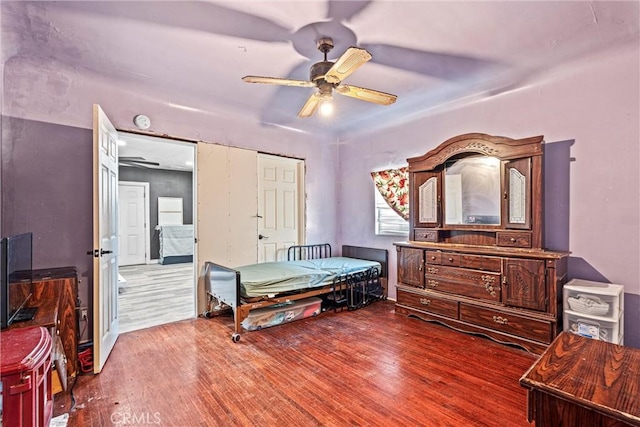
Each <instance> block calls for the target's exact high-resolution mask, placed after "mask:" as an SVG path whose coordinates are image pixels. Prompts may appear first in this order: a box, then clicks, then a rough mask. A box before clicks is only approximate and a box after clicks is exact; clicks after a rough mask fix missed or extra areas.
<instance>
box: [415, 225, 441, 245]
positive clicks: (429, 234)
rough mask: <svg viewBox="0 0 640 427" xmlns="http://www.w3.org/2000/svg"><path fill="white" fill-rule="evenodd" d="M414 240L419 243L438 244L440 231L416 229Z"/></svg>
mask: <svg viewBox="0 0 640 427" xmlns="http://www.w3.org/2000/svg"><path fill="white" fill-rule="evenodd" d="M413 240H416V241H418V242H437V241H438V231H437V230H430V229H428V228H416V229H415V230H413Z"/></svg>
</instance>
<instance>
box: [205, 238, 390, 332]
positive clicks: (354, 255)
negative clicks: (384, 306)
mask: <svg viewBox="0 0 640 427" xmlns="http://www.w3.org/2000/svg"><path fill="white" fill-rule="evenodd" d="M387 264H388V256H387V251H386V249H375V248H364V247H359V246H349V245H344V246H342V255H341V256H339V257H334V256H332V254H331V245H329V244H327V243H323V244H317V245H297V246H291V247H290V248H289V249H288V251H287V261H281V262H270V263H261V264H251V265H247V266H241V267H236V268H229V267H225V266H223V265H220V264H216V263H214V262H206V263H205V265H204V275H205V290H206V292H207V295H208V297H209V299H210V306H212V305H213V304H214V303H216V304H218V305H217V307H229V308H230V309H231V310H232V311H233V317H234V332H233V334H232V336H231V338H232V340H233V341H234V342H238V341H239V340H240V331H241V327H242V322H243V320H245V319H246V318H247V317H248V316H249V313H250V312H251V310H256V309H262V308H266V307H274V306H277V305H282V304H287V303H291V302H293V301H298V300H302V299H305V298H310V297H318V296H325V297H326V299H327V300H328V301H331V302H332V307H333V308H334V309H336V310H337V309H338V308H340V309H342V308H344V307H346V308H348V309H353V308H359V307H362V306H364V305H366V304H368V303H369V302H371V301H373V300H376V299H383V298H385V297H386V286H387ZM209 314H210V312H207V313H205V315H209Z"/></svg>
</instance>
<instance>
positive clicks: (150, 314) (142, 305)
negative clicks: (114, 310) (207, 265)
mask: <svg viewBox="0 0 640 427" xmlns="http://www.w3.org/2000/svg"><path fill="white" fill-rule="evenodd" d="M119 272H120V275H121V276H122V277H124V278H125V280H126V283H125V284H124V285H122V286H120V285H119V286H118V288H119V289H118V314H119V317H120V332H121V333H124V332H130V331H136V330H138V329H143V328H148V327H151V326H157V325H162V324H165V323H170V322H176V321H178V320H184V319H191V318H193V317H194V316H195V308H194V294H193V293H194V287H195V285H194V280H195V279H194V275H193V263H182V264H168V265H162V264H146V265H131V266H125V267H119Z"/></svg>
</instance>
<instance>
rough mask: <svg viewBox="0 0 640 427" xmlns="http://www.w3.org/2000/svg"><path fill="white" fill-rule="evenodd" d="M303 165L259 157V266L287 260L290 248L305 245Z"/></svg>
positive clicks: (269, 157) (271, 157) (280, 159)
mask: <svg viewBox="0 0 640 427" xmlns="http://www.w3.org/2000/svg"><path fill="white" fill-rule="evenodd" d="M303 165H304V163H303V162H302V161H301V160H296V159H288V158H285V157H278V156H270V155H266V154H260V155H258V174H259V175H258V176H259V178H260V179H259V180H258V218H259V221H258V224H259V225H258V262H269V261H281V260H284V259H286V256H287V255H286V251H287V248H289V246H292V245H297V244H301V243H302V241H303V238H302V236H303V230H304V226H303V219H304V200H303V199H304V185H303V179H301V178H302V177H303Z"/></svg>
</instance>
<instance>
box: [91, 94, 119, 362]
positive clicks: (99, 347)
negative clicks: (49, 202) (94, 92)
mask: <svg viewBox="0 0 640 427" xmlns="http://www.w3.org/2000/svg"><path fill="white" fill-rule="evenodd" d="M117 140H118V133H117V132H116V130H115V128H114V127H113V125H112V124H111V122H110V121H109V118H108V117H107V116H106V115H105V114H104V112H103V111H102V109H101V108H100V106H99V105H94V106H93V182H94V188H93V212H94V218H93V244H94V265H93V310H94V313H93V352H94V356H93V370H94V373H96V374H97V373H99V372H100V371H101V370H102V367H103V366H104V364H105V362H106V361H107V358H108V357H109V354H110V353H111V350H112V349H113V346H114V345H115V343H116V340H117V339H118V334H119V331H118V262H117V260H118V144H117Z"/></svg>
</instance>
